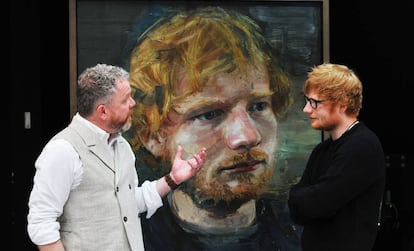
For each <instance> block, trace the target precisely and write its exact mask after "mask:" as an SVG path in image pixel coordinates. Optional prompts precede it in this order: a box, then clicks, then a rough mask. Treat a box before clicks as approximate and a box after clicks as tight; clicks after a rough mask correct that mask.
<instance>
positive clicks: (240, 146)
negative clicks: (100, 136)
mask: <svg viewBox="0 0 414 251" xmlns="http://www.w3.org/2000/svg"><path fill="white" fill-rule="evenodd" d="M263 72H265V71H263ZM263 72H258V71H257V70H256V71H255V70H252V71H249V73H248V74H235V73H230V74H220V75H218V76H217V77H214V78H211V79H210V80H209V81H208V83H207V84H206V85H205V86H204V87H203V89H202V91H201V92H198V93H196V94H193V95H191V96H188V97H186V98H185V99H181V100H178V101H177V102H176V103H174V105H173V108H174V110H175V111H176V112H170V114H169V121H170V122H171V125H170V126H169V127H168V128H167V134H168V135H169V137H170V138H169V142H167V145H168V147H169V150H170V152H175V148H176V146H177V145H178V144H180V145H181V146H183V148H184V150H185V152H186V153H187V154H188V155H187V156H185V157H187V158H188V157H190V156H191V154H192V153H195V152H198V151H199V150H200V149H201V148H202V147H206V148H207V152H208V159H207V162H206V163H205V165H204V167H203V168H202V169H201V170H200V171H199V172H198V173H197V174H196V175H195V176H194V177H193V178H192V179H191V180H189V181H188V182H187V184H186V186H185V188H184V189H185V192H187V193H189V194H190V195H191V196H192V197H193V199H194V200H195V202H196V203H199V204H202V203H207V202H209V201H210V202H211V201H213V202H214V203H217V202H218V201H225V202H230V201H232V200H234V199H237V200H242V201H247V200H250V199H252V198H257V196H258V195H259V194H260V193H261V192H262V190H263V189H264V188H265V186H266V184H267V183H268V181H269V180H270V179H271V177H272V173H273V170H274V166H275V157H274V156H275V154H276V150H277V146H278V144H277V135H276V132H277V122H276V117H275V115H274V113H273V111H272V103H271V95H272V93H271V91H270V88H269V77H268V75H267V73H263ZM187 86H188V81H187V80H186V79H183V81H181V87H180V88H181V89H182V90H185V88H186V87H187ZM171 161H172V159H171Z"/></svg>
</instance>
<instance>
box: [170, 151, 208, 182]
mask: <svg viewBox="0 0 414 251" xmlns="http://www.w3.org/2000/svg"><path fill="white" fill-rule="evenodd" d="M182 156H183V148H182V147H181V146H180V145H179V146H178V148H177V153H176V155H175V158H174V162H173V165H172V168H171V173H170V176H171V178H172V180H173V181H174V182H175V183H176V184H180V183H182V182H184V181H186V180H188V179H189V178H191V177H193V176H194V174H195V173H196V172H197V171H198V170H199V169H200V168H201V167H202V166H203V164H204V163H205V161H206V159H207V152H206V148H203V149H201V151H200V152H199V153H198V154H194V156H193V157H192V158H191V159H188V160H183V159H182Z"/></svg>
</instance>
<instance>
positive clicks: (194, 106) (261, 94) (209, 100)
mask: <svg viewBox="0 0 414 251" xmlns="http://www.w3.org/2000/svg"><path fill="white" fill-rule="evenodd" d="M272 95H273V92H272V91H253V92H250V93H248V94H244V95H240V96H237V97H234V98H231V99H222V98H217V97H202V98H197V97H195V98H194V97H193V98H191V101H192V103H191V107H188V108H189V109H187V110H185V111H184V108H182V109H180V106H181V105H180V104H178V105H173V107H172V108H173V109H174V111H176V112H177V113H179V114H185V113H187V114H188V113H192V112H193V111H196V110H200V109H201V110H202V109H203V108H204V107H209V108H210V107H215V106H220V107H221V106H230V105H228V104H230V103H232V102H235V101H237V100H240V99H249V100H256V99H261V98H267V97H270V96H272ZM193 100H195V101H193ZM179 103H181V104H183V105H184V106H185V104H186V103H187V100H185V101H184V102H179Z"/></svg>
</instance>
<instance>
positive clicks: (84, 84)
mask: <svg viewBox="0 0 414 251" xmlns="http://www.w3.org/2000/svg"><path fill="white" fill-rule="evenodd" d="M128 78H129V73H128V72H127V71H126V70H124V69H123V68H121V67H118V66H113V65H106V64H97V65H96V66H93V67H90V68H86V69H85V70H84V71H83V72H82V73H81V74H80V75H79V78H78V86H77V89H76V95H77V106H78V107H77V108H78V112H79V114H80V115H81V116H82V117H87V116H89V115H91V114H92V113H93V110H94V109H95V107H96V105H97V103H98V102H102V103H107V102H110V101H111V97H112V95H113V94H114V93H115V87H116V81H117V80H119V79H128Z"/></svg>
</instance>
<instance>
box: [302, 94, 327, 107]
mask: <svg viewBox="0 0 414 251" xmlns="http://www.w3.org/2000/svg"><path fill="white" fill-rule="evenodd" d="M303 97H304V98H305V101H306V103H308V102H309V105H310V106H311V107H312V109H316V108H318V104H320V103H322V102H324V101H325V100H317V99H313V98H309V97H308V96H306V95H303ZM306 103H305V104H306Z"/></svg>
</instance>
